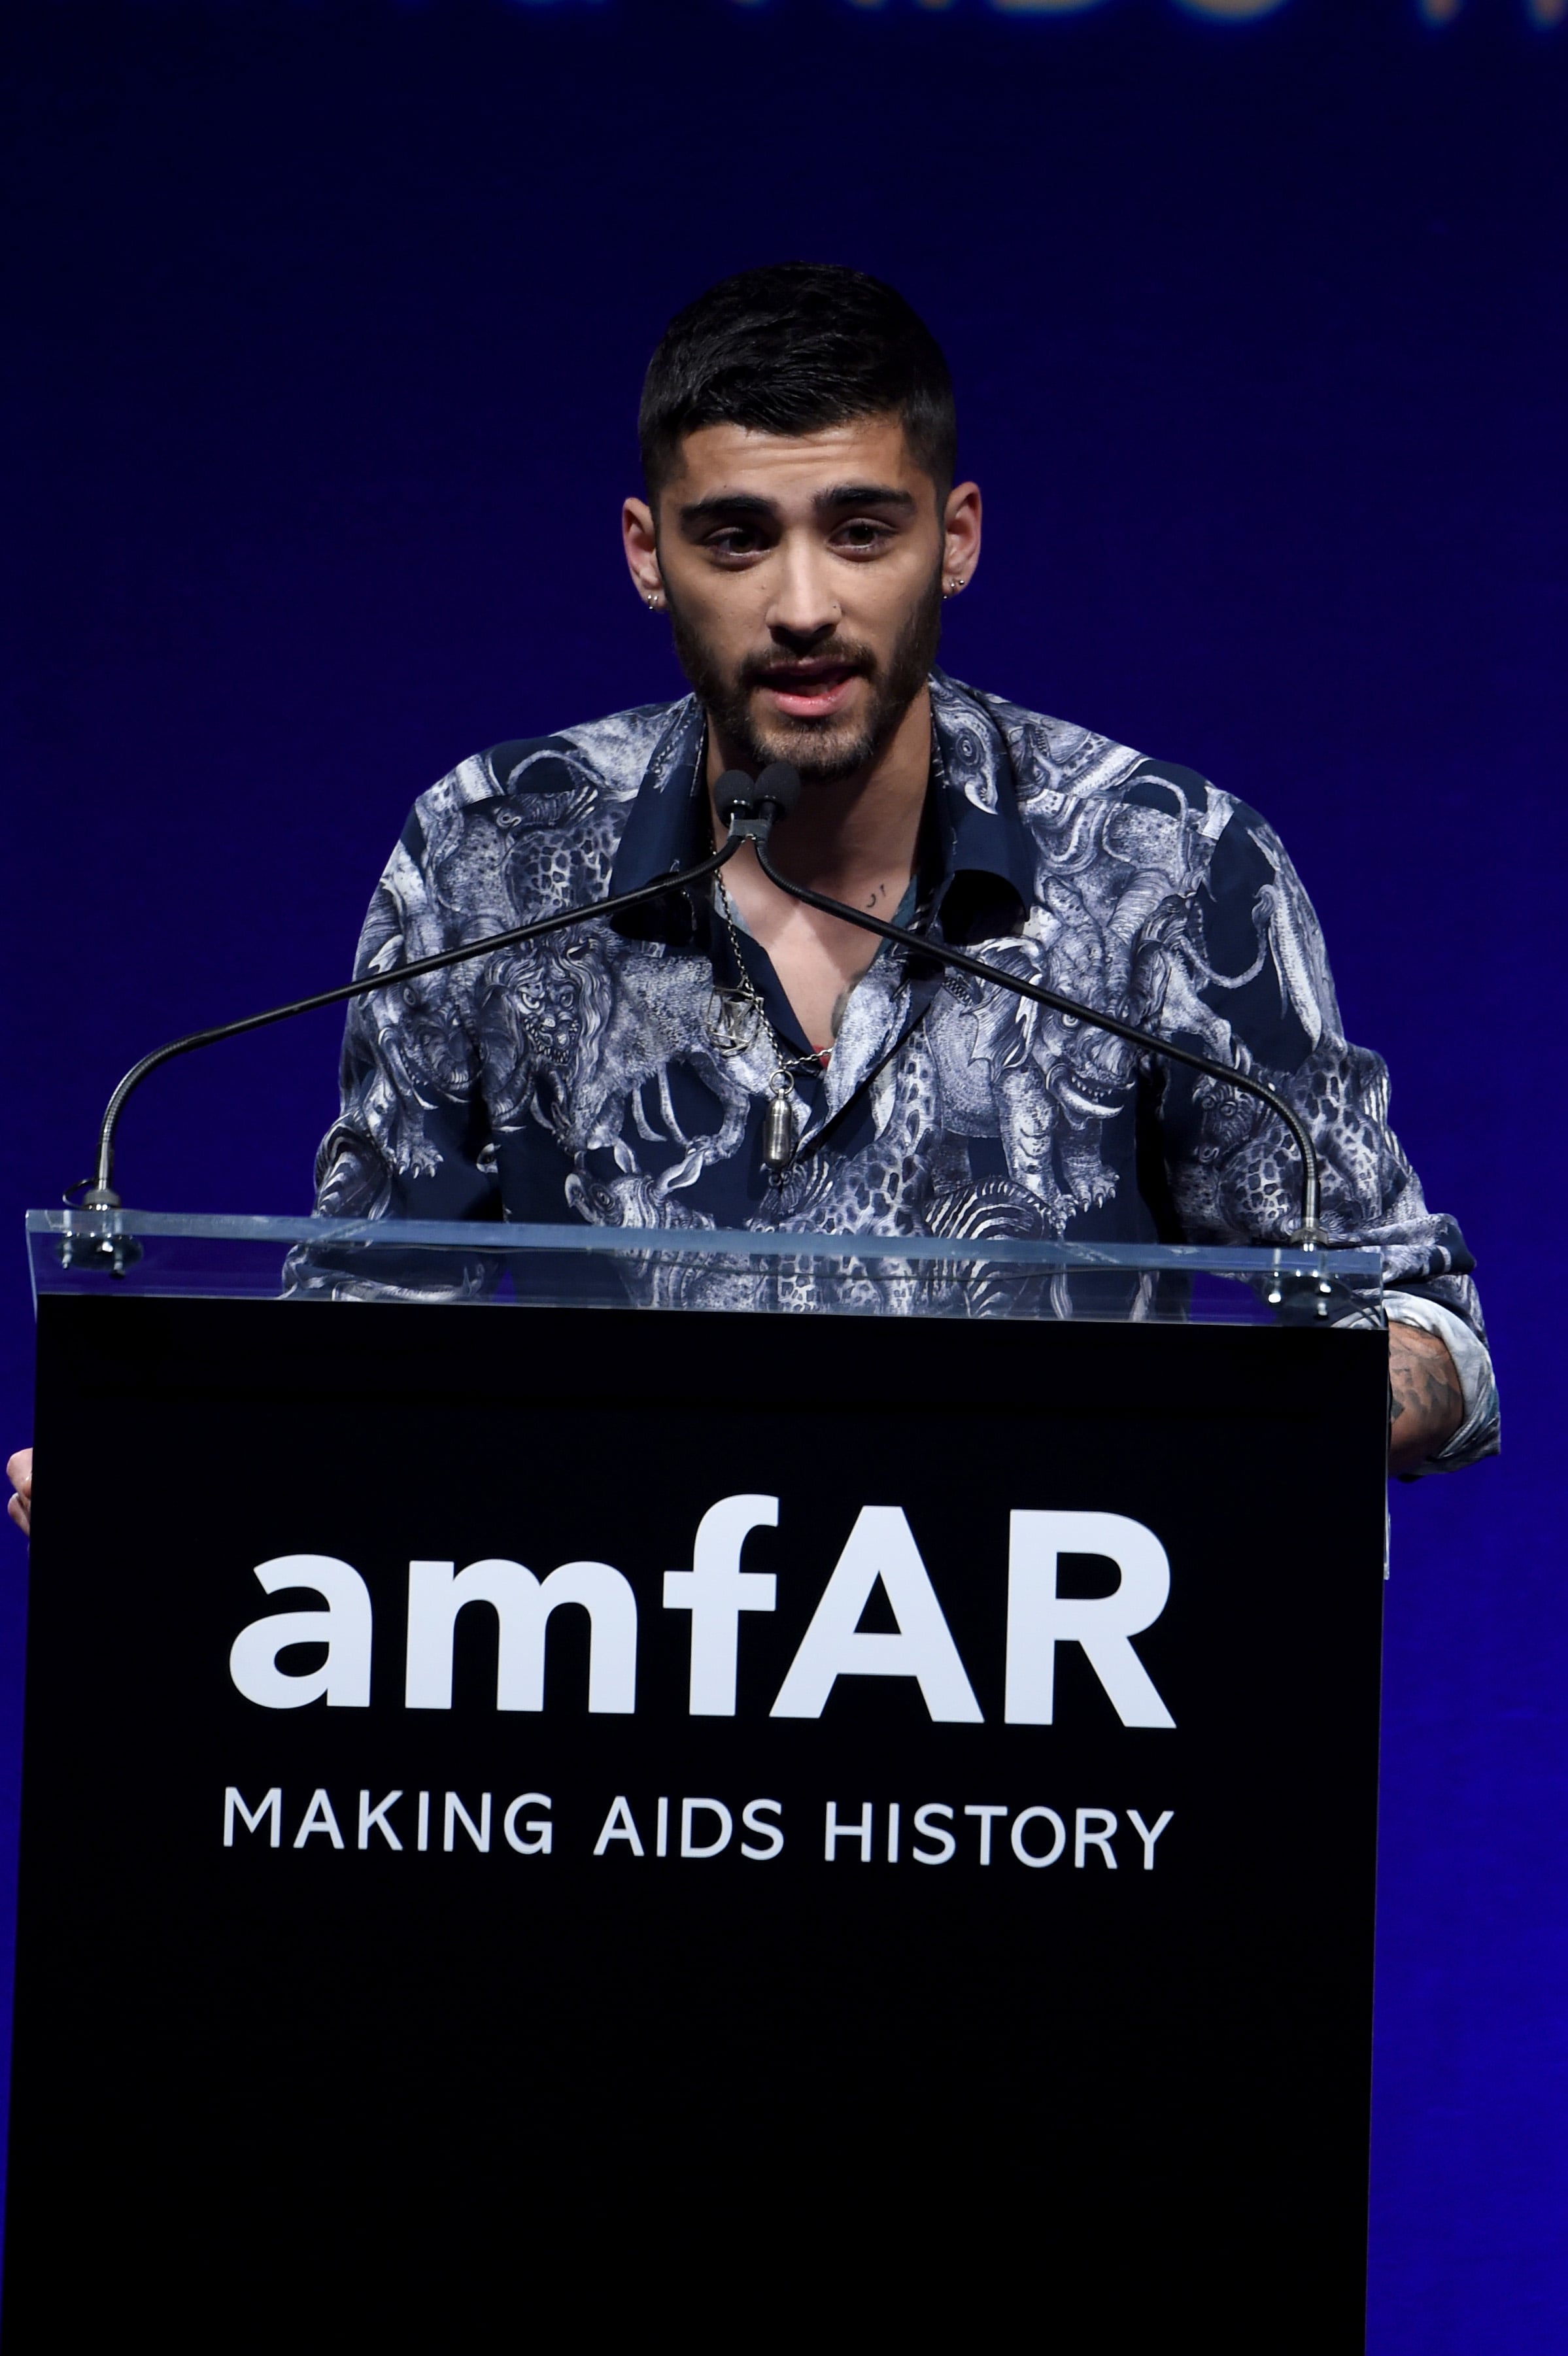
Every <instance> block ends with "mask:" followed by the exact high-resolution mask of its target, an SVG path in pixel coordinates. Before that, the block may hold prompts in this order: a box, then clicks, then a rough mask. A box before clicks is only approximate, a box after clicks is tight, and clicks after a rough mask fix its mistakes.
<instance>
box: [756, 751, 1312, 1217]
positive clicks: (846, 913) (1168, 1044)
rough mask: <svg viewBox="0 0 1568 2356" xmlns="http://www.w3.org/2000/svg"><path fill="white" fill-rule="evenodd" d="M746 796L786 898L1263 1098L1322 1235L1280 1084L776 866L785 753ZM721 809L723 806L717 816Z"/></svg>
mask: <svg viewBox="0 0 1568 2356" xmlns="http://www.w3.org/2000/svg"><path fill="white" fill-rule="evenodd" d="M740 775H741V773H740V772H739V771H737V770H732V771H731V772H730V773H729V776H726V777H725V779H724V781H723V784H722V785H721V787H720V788H719V790H720V791H721V792H722V791H723V790H724V787H725V786H729V785H731V784H732V783H733V782H734V781H735V780H736V779H737V778H739V777H740ZM746 791H747V792H748V793H749V795H750V797H751V810H752V815H751V819H750V821H749V822H748V824H747V826H746V835H747V838H748V839H749V840H751V841H754V842H755V843H756V845H757V864H758V866H759V867H760V868H761V870H762V872H763V873H764V874H765V875H766V876H767V878H768V882H769V883H771V884H773V885H774V886H775V887H776V889H777V890H779V891H780V892H784V893H787V894H789V898H790V899H791V900H800V901H801V902H802V903H803V904H804V905H805V906H807V907H808V908H820V909H821V910H822V914H823V915H824V916H838V917H840V918H842V920H843V923H845V924H846V925H858V926H860V928H861V930H862V932H865V933H876V934H879V935H880V937H882V939H884V940H886V941H898V942H900V943H901V944H902V945H903V947H904V948H908V949H914V950H916V951H917V952H918V954H919V955H920V956H921V957H923V958H929V959H931V960H933V961H934V962H936V963H938V964H940V965H950V966H956V967H957V968H958V969H959V970H960V971H961V973H972V974H974V975H975V976H976V977H977V978H978V979H979V980H982V981H991V982H995V983H996V984H997V986H998V987H999V988H1000V989H1003V990H1010V991H1012V992H1013V993H1014V995H1015V997H1017V998H1028V999H1032V1000H1033V1001H1035V1003H1036V1005H1039V1006H1048V1007H1050V1008H1051V1009H1052V1010H1053V1011H1054V1012H1056V1013H1058V1014H1067V1015H1070V1016H1071V1017H1072V1018H1073V1020H1074V1021H1075V1022H1078V1023H1090V1024H1092V1025H1094V1026H1095V1027H1096V1028H1097V1029H1099V1030H1101V1031H1109V1032H1111V1033H1112V1035H1113V1036H1114V1037H1116V1038H1118V1039H1125V1040H1126V1041H1127V1042H1128V1043H1129V1044H1130V1045H1132V1046H1134V1047H1139V1048H1142V1050H1143V1051H1144V1054H1145V1055H1162V1056H1164V1057H1165V1058H1166V1060H1167V1061H1169V1062H1170V1063H1173V1064H1186V1065H1187V1066H1189V1067H1190V1069H1192V1070H1193V1071H1195V1072H1202V1073H1204V1074H1206V1075H1207V1076H1208V1078H1209V1079H1212V1080H1219V1081H1221V1082H1222V1083H1223V1084H1224V1086H1225V1087H1228V1088H1240V1089H1241V1090H1242V1092H1243V1093H1244V1094H1245V1095H1247V1096H1251V1097H1256V1098H1258V1099H1259V1101H1260V1103H1262V1104H1265V1105H1267V1107H1268V1108H1269V1110H1270V1111H1271V1112H1272V1113H1274V1114H1275V1115H1276V1116H1277V1117H1278V1119H1281V1120H1282V1121H1283V1123H1284V1125H1285V1127H1286V1129H1288V1130H1289V1131H1290V1133H1291V1136H1292V1137H1293V1138H1294V1141H1295V1146H1296V1150H1297V1151H1298V1152H1299V1153H1300V1155H1301V1226H1300V1229H1299V1230H1298V1232H1297V1233H1296V1234H1295V1235H1294V1236H1293V1237H1291V1239H1290V1240H1291V1241H1292V1242H1293V1243H1295V1244H1299V1245H1301V1246H1303V1247H1304V1248H1305V1249H1308V1250H1314V1249H1316V1248H1318V1247H1320V1246H1321V1245H1322V1244H1323V1242H1324V1241H1325V1237H1324V1234H1323V1230H1322V1227H1321V1226H1319V1224H1318V1209H1319V1191H1320V1190H1319V1179H1318V1171H1317V1153H1316V1148H1315V1147H1314V1145H1313V1142H1312V1139H1311V1138H1310V1136H1309V1135H1308V1134H1307V1130H1306V1124H1305V1122H1304V1121H1303V1120H1302V1119H1301V1117H1300V1115H1299V1114H1298V1113H1297V1112H1296V1111H1295V1109H1294V1107H1293V1106H1291V1105H1288V1104H1287V1103H1286V1102H1285V1100H1284V1098H1283V1097H1282V1096H1281V1095H1280V1094H1279V1093H1278V1091H1277V1090H1275V1089H1273V1088H1271V1087H1268V1086H1267V1085H1266V1083H1265V1082H1263V1081H1262V1080H1255V1079H1253V1078H1252V1077H1251V1074H1250V1073H1247V1072H1240V1071H1238V1070H1237V1069H1236V1066H1234V1065H1233V1064H1222V1063H1220V1062H1219V1059H1218V1058H1217V1057H1215V1056H1213V1055H1202V1054H1200V1053H1199V1051H1198V1050H1197V1048H1195V1047H1183V1046H1180V1045H1178V1044H1177V1043H1176V1041H1175V1040H1174V1039H1166V1038H1164V1037H1162V1036H1161V1035H1160V1033H1157V1032H1155V1031H1145V1030H1144V1029H1142V1028H1141V1027H1140V1025H1139V1024H1137V1023H1128V1022H1126V1021H1124V1020H1123V1018H1122V1016H1121V1015H1119V1014H1107V1013H1106V1012H1104V1011H1103V1010H1102V1009H1101V1008H1100V1007H1098V1006H1086V1005H1084V1004H1083V1002H1082V1001H1081V1000H1079V999H1076V998H1067V997H1064V996H1063V994H1062V992H1061V991H1059V990H1047V989H1045V988H1043V987H1042V986H1041V984H1039V983H1038V982H1034V981H1024V980H1020V979H1019V977H1018V976H1017V975H1016V974H1012V973H1005V972H1004V971H1003V969H1002V968H1001V967H1000V966H994V965H987V964H986V962H985V960H984V958H977V957H971V955H970V954H969V951H968V950H967V949H961V948H952V947H951V946H950V944H949V943H948V942H946V941H939V940H933V939H931V938H930V937H929V935H927V934H924V933H911V932H908V931H907V930H906V929H905V927H904V926H902V925H893V924H889V923H888V922H887V920H886V917H883V916H868V915H867V914H866V913H865V910H864V909H863V908H852V907H850V906H849V905H847V903H846V902H844V901H843V900H830V899H829V897H828V895H827V894H826V893H825V892H813V891H812V890H811V886H810V884H807V883H792V882H791V881H790V879H789V876H788V875H784V874H781V873H780V872H779V868H778V867H777V866H776V865H775V864H774V862H773V861H772V859H771V858H770V857H769V856H768V837H769V835H770V834H771V833H772V831H773V828H774V825H775V824H776V823H777V822H779V820H781V819H786V818H788V817H789V813H790V811H791V810H792V809H794V807H795V805H796V803H797V802H798V801H799V800H800V772H799V771H798V770H797V769H795V768H794V767H793V766H791V765H790V764H789V762H788V761H775V762H773V763H772V764H771V765H770V766H768V768H766V769H764V770H763V772H762V774H761V776H759V777H758V778H757V783H756V785H755V786H750V785H747V786H746ZM722 815H723V811H722V810H721V816H722Z"/></svg>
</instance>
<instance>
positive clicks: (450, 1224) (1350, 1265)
mask: <svg viewBox="0 0 1568 2356" xmlns="http://www.w3.org/2000/svg"><path fill="white" fill-rule="evenodd" d="M27 1234H28V1236H29V1237H64V1236H76V1237H82V1238H84V1239H85V1238H86V1237H90V1236H103V1237H108V1236H129V1237H144V1238H145V1239H147V1240H148V1241H152V1240H154V1239H155V1238H163V1239H166V1240H168V1241H171V1242H172V1241H176V1240H180V1239H183V1240H184V1241H187V1242H191V1243H202V1242H209V1243H225V1244H230V1245H244V1244H255V1245H257V1246H265V1247H276V1246H278V1245H283V1246H285V1247H292V1246H295V1245H299V1244H308V1245H314V1246H317V1247H318V1248H319V1247H323V1246H326V1247H330V1248H335V1249H336V1248H343V1247H345V1246H347V1247H350V1248H357V1249H363V1250H373V1249H375V1248H378V1247H380V1248H384V1249H387V1250H392V1251H396V1252H397V1253H399V1254H400V1255H401V1254H403V1253H406V1252H408V1251H411V1250H432V1251H448V1252H449V1251H452V1250H460V1251H463V1252H467V1253H471V1254H478V1255H482V1256H483V1257H485V1258H492V1257H499V1258H503V1259H507V1258H529V1257H532V1256H538V1255H541V1254H544V1253H561V1252H568V1253H582V1252H587V1253H598V1254H602V1255H607V1256H609V1257H612V1258H638V1259H642V1258H647V1257H648V1256H650V1254H657V1255H664V1256H669V1255H673V1256H679V1257H680V1258H686V1259H691V1258H710V1257H722V1258H726V1259H730V1258H751V1259H764V1260H770V1259H777V1258H791V1259H839V1260H842V1259H851V1258H853V1259H855V1260H858V1261H865V1260H901V1261H904V1262H907V1263H908V1262H911V1261H941V1262H946V1263H952V1262H955V1261H958V1262H963V1261H973V1262H976V1263H981V1264H983V1265H985V1266H989V1267H996V1266H1004V1267H1018V1268H1038V1269H1122V1270H1126V1271H1141V1272H1145V1273H1157V1272H1160V1271H1165V1270H1168V1271H1171V1272H1173V1273H1177V1272H1182V1273H1186V1274H1188V1275H1198V1274H1201V1273H1208V1274H1211V1275H1225V1274H1231V1275H1238V1276H1246V1275H1253V1274H1266V1273H1268V1272H1269V1271H1271V1270H1275V1269H1277V1270H1279V1271H1281V1272H1282V1273H1285V1274H1290V1275H1295V1274H1300V1275H1304V1276H1316V1275H1320V1274H1322V1273H1325V1272H1326V1271H1327V1270H1329V1269H1332V1271H1333V1273H1334V1274H1335V1276H1337V1278H1339V1279H1340V1280H1347V1279H1350V1280H1357V1279H1359V1280H1362V1281H1372V1282H1376V1281H1378V1280H1380V1277H1381V1274H1382V1258H1381V1255H1380V1253H1379V1252H1378V1251H1377V1250H1376V1249H1375V1248H1372V1247H1370V1246H1367V1245H1347V1246H1344V1247H1342V1248H1341V1247H1338V1246H1336V1247H1334V1248H1331V1249H1326V1250H1325V1249H1317V1248H1315V1249H1312V1250H1305V1249H1303V1248H1301V1247H1299V1246H1296V1245H1292V1244H1279V1245H1211V1244H1153V1243H1148V1244H1145V1243H1137V1244H1111V1243H1105V1244H1098V1243H1070V1244H1069V1243H1058V1242H1056V1241H1047V1240H1035V1239H1020V1238H1017V1237H1000V1236H998V1237H948V1236H888V1235H858V1234H854V1235H845V1234H822V1233H819V1232H812V1233H807V1232H804V1231H799V1230H794V1229H790V1228H772V1229H765V1230H756V1229H752V1228H714V1227H592V1226H564V1225H563V1226H524V1225H521V1224H517V1225H511V1224H506V1223H502V1222H499V1221H496V1222H492V1221H489V1220H485V1221H478V1220H473V1221H470V1220H446V1219H322V1218H314V1217H277V1218H272V1217H253V1216H248V1215H241V1214H237V1213H236V1214H227V1213H188V1212H178V1211H136V1210H119V1211H113V1212H102V1211H92V1212H84V1211H73V1210H54V1211H29V1212H28V1213H27Z"/></svg>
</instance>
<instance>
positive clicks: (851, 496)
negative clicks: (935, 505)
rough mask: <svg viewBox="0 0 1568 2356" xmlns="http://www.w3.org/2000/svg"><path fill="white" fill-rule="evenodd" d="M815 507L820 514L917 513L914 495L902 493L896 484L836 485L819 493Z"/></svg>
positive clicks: (906, 492) (907, 492) (908, 492)
mask: <svg viewBox="0 0 1568 2356" xmlns="http://www.w3.org/2000/svg"><path fill="white" fill-rule="evenodd" d="M815 505H816V508H817V511H818V513H819V514H821V513H822V512H823V511H824V510H825V509H832V508H899V509H903V510H904V512H905V513H906V514H908V515H913V514H914V512H915V498H914V494H913V493H912V492H910V491H901V490H900V489H899V488H898V487H897V484H896V483H835V484H834V485H833V487H832V489H831V490H828V491H819V492H818V494H817V497H816V501H815Z"/></svg>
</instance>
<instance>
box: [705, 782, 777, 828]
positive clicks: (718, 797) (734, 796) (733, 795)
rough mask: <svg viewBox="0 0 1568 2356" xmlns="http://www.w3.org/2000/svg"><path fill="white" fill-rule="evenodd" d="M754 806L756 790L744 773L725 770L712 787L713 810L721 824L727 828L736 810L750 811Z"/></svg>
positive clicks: (755, 803) (755, 804)
mask: <svg viewBox="0 0 1568 2356" xmlns="http://www.w3.org/2000/svg"><path fill="white" fill-rule="evenodd" d="M766 774H767V772H766V771H765V772H764V775H766ZM756 806H757V788H756V787H755V786H754V785H753V784H752V782H751V779H750V778H749V777H748V776H746V771H745V770H744V769H726V770H725V773H724V776H722V777H721V778H720V779H719V781H718V784H717V785H716V786H715V787H714V809H715V810H716V811H717V812H718V815H719V818H720V819H722V821H723V823H724V824H725V826H728V824H729V822H730V820H731V819H732V818H734V816H735V814H736V810H750V809H755V808H756Z"/></svg>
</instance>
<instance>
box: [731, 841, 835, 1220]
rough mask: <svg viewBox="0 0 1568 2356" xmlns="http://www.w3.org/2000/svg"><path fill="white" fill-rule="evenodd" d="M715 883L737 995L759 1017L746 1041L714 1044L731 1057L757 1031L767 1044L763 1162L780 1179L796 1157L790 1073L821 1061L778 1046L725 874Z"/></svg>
mask: <svg viewBox="0 0 1568 2356" xmlns="http://www.w3.org/2000/svg"><path fill="white" fill-rule="evenodd" d="M714 885H715V887H716V890H717V893H718V905H719V914H720V916H723V918H724V920H725V931H726V932H727V933H728V935H729V945H730V952H731V955H732V956H733V957H734V958H735V969H736V974H737V975H738V976H739V981H738V984H737V986H736V992H735V993H734V994H735V995H736V996H738V997H739V998H741V999H742V1000H743V1001H745V1003H746V1005H747V1006H749V1007H750V1009H751V1011H752V1013H753V1014H754V1016H755V1017H756V1023H755V1025H754V1027H753V1029H752V1031H751V1032H750V1033H749V1034H748V1036H747V1037H746V1038H745V1039H737V1038H736V1036H735V1035H734V1033H728V1032H726V1033H718V1032H717V1031H716V1029H715V1042H716V1044H718V1046H719V1048H720V1050H721V1052H722V1053H723V1054H725V1055H741V1054H744V1052H745V1050H746V1048H747V1047H749V1046H750V1044H751V1042H752V1040H753V1039H755V1038H756V1036H757V1031H758V1030H760V1031H761V1033H762V1035H763V1037H764V1038H765V1039H766V1040H767V1042H768V1054H769V1055H770V1056H771V1058H772V1062H773V1068H772V1070H771V1071H770V1072H769V1073H768V1082H767V1087H768V1110H767V1112H766V1113H765V1114H764V1116H763V1121H762V1160H763V1164H764V1166H765V1168H766V1169H767V1170H768V1173H769V1174H770V1175H771V1176H773V1177H774V1178H778V1177H779V1176H780V1175H781V1174H782V1173H783V1172H785V1171H786V1170H788V1168H789V1164H790V1162H792V1161H793V1160H794V1158H795V1144H796V1135H795V1108H794V1106H793V1104H792V1103H791V1102H790V1098H791V1097H792V1096H793V1094H794V1082H793V1079H792V1078H791V1074H793V1073H795V1072H800V1071H807V1070H809V1069H811V1067H812V1066H815V1068H816V1069H817V1070H818V1071H820V1070H821V1069H822V1058H821V1057H820V1056H818V1055H786V1054H785V1053H784V1050H783V1048H782V1047H781V1046H780V1044H779V1033H777V1031H775V1029H774V1028H773V1025H772V1023H769V1021H768V1010H767V1008H766V1007H765V1006H764V1005H763V1002H762V992H761V991H759V990H758V989H757V984H756V983H755V982H754V981H753V980H752V979H751V976H750V974H749V973H748V972H747V971H746V959H745V958H744V957H743V956H742V955H741V948H740V932H739V929H738V927H737V926H736V921H735V908H734V905H733V904H732V902H731V900H730V895H729V894H728V892H727V891H726V890H725V879H724V876H723V874H722V873H721V874H716V875H715V876H714ZM726 994H727V993H726Z"/></svg>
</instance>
